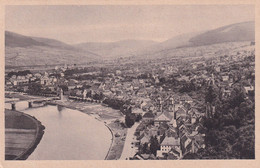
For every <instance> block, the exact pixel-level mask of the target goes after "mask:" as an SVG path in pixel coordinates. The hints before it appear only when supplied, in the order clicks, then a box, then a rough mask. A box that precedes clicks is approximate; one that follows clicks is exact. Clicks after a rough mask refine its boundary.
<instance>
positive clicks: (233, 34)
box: [126, 21, 255, 58]
mask: <svg viewBox="0 0 260 168" xmlns="http://www.w3.org/2000/svg"><path fill="white" fill-rule="evenodd" d="M254 40H255V23H254V22H253V21H252V22H243V23H237V24H232V25H228V26H223V27H220V28H217V29H214V30H209V31H205V32H195V33H188V34H183V35H179V36H176V37H173V38H170V39H168V40H166V41H164V42H161V43H158V44H155V45H152V46H150V47H148V48H144V49H141V50H138V51H137V52H135V53H134V54H129V55H126V56H134V57H137V58H142V57H148V58H149V57H152V58H156V57H164V56H166V55H167V56H169V55H175V54H174V53H173V52H176V50H175V49H178V48H187V47H197V46H204V45H214V44H219V43H226V42H243V41H254Z"/></svg>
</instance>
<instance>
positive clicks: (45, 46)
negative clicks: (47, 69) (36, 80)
mask: <svg viewBox="0 0 260 168" xmlns="http://www.w3.org/2000/svg"><path fill="white" fill-rule="evenodd" d="M99 57H100V56H99V55H97V54H94V53H92V52H88V51H86V50H84V51H83V50H81V49H78V48H76V47H74V46H71V45H69V44H66V43H63V42H60V41H58V40H54V39H48V38H39V37H30V36H24V35H20V34H17V33H13V32H9V31H6V32H5V63H6V66H10V65H12V66H26V65H45V64H48V65H53V64H68V63H71V64H73V63H76V64H77V63H88V62H90V61H93V60H95V59H97V58H99Z"/></svg>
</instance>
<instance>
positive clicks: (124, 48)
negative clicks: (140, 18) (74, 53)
mask: <svg viewBox="0 0 260 168" xmlns="http://www.w3.org/2000/svg"><path fill="white" fill-rule="evenodd" d="M154 44H157V43H156V42H154V41H150V40H122V41H117V42H103V43H92V42H88V43H80V44H76V45H75V47H78V48H80V49H83V50H87V51H91V52H94V53H97V54H99V55H102V56H103V58H116V57H121V56H122V55H125V54H129V53H133V52H135V51H137V50H139V49H142V48H146V47H148V46H152V45H154Z"/></svg>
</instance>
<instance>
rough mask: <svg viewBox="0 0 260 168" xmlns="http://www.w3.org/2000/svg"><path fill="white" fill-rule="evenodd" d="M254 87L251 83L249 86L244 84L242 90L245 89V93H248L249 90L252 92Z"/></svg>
mask: <svg viewBox="0 0 260 168" xmlns="http://www.w3.org/2000/svg"><path fill="white" fill-rule="evenodd" d="M254 89H255V88H254V86H252V85H251V86H245V87H244V90H245V93H246V94H248V93H250V92H254Z"/></svg>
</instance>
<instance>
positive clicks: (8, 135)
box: [5, 109, 45, 160]
mask: <svg viewBox="0 0 260 168" xmlns="http://www.w3.org/2000/svg"><path fill="white" fill-rule="evenodd" d="M44 129H45V127H44V126H43V125H42V124H41V122H40V121H38V120H37V119H36V118H35V117H32V116H30V115H28V114H25V113H23V112H19V111H12V110H8V109H5V160H26V159H27V158H28V157H29V156H30V154H31V153H32V152H33V151H34V150H35V148H36V147H37V145H38V144H39V143H40V141H41V139H42V136H43V134H44Z"/></svg>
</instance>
